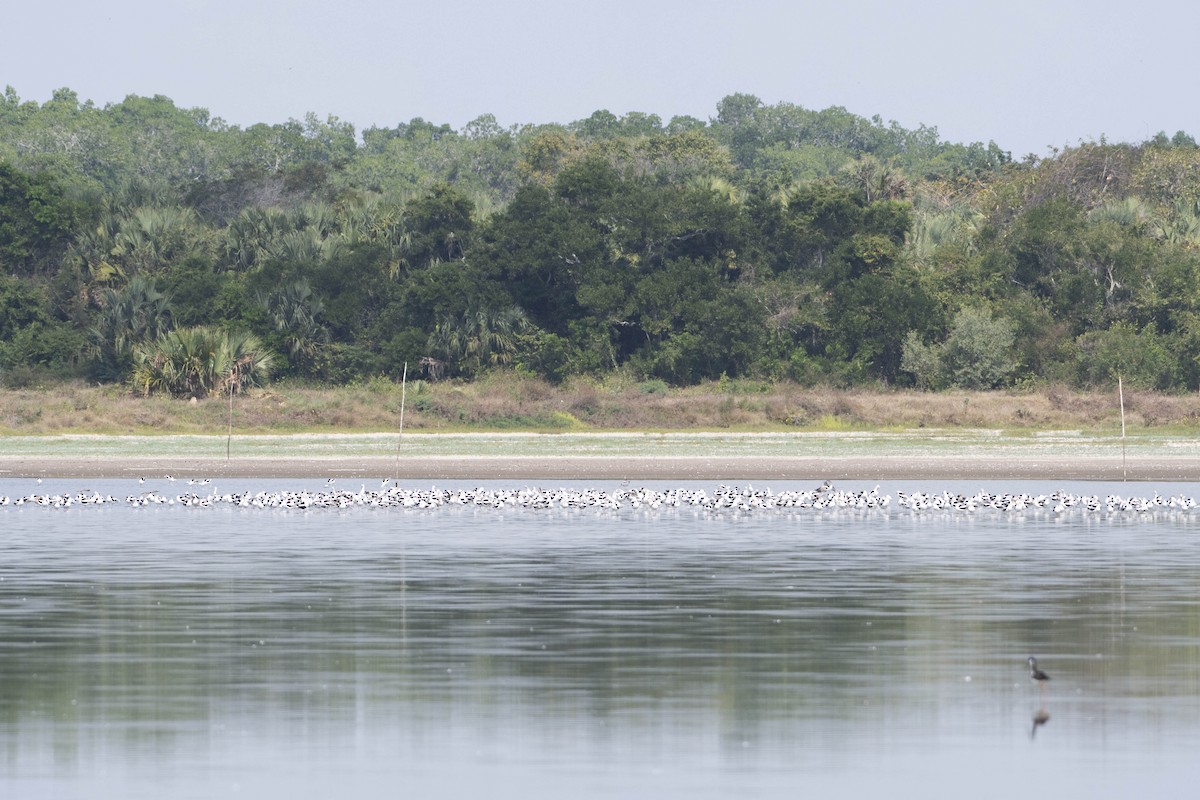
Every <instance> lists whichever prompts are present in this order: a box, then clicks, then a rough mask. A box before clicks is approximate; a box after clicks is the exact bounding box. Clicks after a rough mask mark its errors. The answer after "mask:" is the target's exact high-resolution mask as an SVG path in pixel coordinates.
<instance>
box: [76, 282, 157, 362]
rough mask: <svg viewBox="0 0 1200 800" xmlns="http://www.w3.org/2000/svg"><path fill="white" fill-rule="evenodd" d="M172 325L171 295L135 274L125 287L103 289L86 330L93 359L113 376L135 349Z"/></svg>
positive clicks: (128, 360)
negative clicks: (94, 313) (94, 316)
mask: <svg viewBox="0 0 1200 800" xmlns="http://www.w3.org/2000/svg"><path fill="white" fill-rule="evenodd" d="M170 328H171V298H170V297H169V296H168V295H165V294H163V293H162V292H160V291H158V290H157V289H155V288H154V282H153V281H151V280H150V279H148V278H146V277H144V276H141V275H137V276H134V278H133V279H132V280H130V281H129V283H127V284H126V285H125V286H124V288H122V289H120V290H117V289H105V290H104V291H103V292H102V293H101V295H100V313H99V314H98V315H97V317H96V323H95V324H94V325H92V327H90V328H89V329H88V331H87V337H88V341H89V345H90V349H91V353H92V356H93V358H95V359H96V361H97V363H98V366H99V368H100V372H101V373H102V374H103V376H104V377H109V378H114V377H117V375H119V374H121V373H122V372H124V371H125V370H126V369H127V368H128V367H129V365H130V363H131V362H132V358H133V350H134V348H135V347H136V346H137V345H139V344H141V343H142V342H144V341H146V340H151V339H157V338H158V337H160V336H162V335H163V334H165V333H166V332H167V331H168V330H170Z"/></svg>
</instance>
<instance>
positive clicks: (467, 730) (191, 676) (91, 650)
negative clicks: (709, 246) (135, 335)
mask: <svg viewBox="0 0 1200 800" xmlns="http://www.w3.org/2000/svg"><path fill="white" fill-rule="evenodd" d="M30 483H31V482H29V481H24V482H22V481H15V480H5V481H0V494H9V495H16V494H22V493H30V492H32V491H33V489H32V487H31V486H30V485H28V484H30ZM321 483H322V482H320V481H312V482H309V483H308V484H306V483H305V482H303V481H288V482H282V481H275V482H272V481H253V482H251V481H241V482H230V485H229V486H222V487H221V488H222V489H223V490H224V489H228V490H233V489H238V488H248V487H253V488H284V487H287V488H298V487H300V486H304V485H309V486H311V487H312V488H317V487H319V486H320V485H321ZM87 485H88V486H89V488H96V489H98V490H100V491H102V492H111V493H112V494H116V495H119V496H124V495H126V494H131V493H136V492H137V491H139V487H138V486H137V484H136V482H133V481H126V482H118V481H111V482H103V481H93V482H90V483H89V484H87ZM446 485H448V486H449V485H454V484H446ZM457 485H461V484H457ZM497 485H499V484H497ZM505 485H509V486H511V484H505ZM597 485H599V486H603V487H604V488H613V487H614V486H615V485H614V484H597ZM652 485H658V486H674V485H689V484H683V483H669V484H652ZM690 485H703V484H690ZM83 486H84V483H81V482H80V481H78V480H72V481H53V480H47V481H46V483H45V484H44V485H43V486H42V487H38V488H39V489H40V490H42V491H68V490H75V489H79V488H83ZM848 486H849V484H848ZM914 487H915V488H921V489H937V490H940V489H942V488H950V489H952V490H953V489H954V488H956V484H954V483H953V482H942V483H924V484H921V485H919V486H918V485H915V484H911V485H905V484H900V483H890V484H884V487H883V488H884V489H885V490H889V491H893V492H894V491H895V490H896V488H914ZM158 488H161V489H163V490H165V489H166V487H165V486H164V487H158ZM185 488H186V487H185ZM185 488H181V489H180V490H179V491H184V490H185ZM772 488H775V489H786V488H810V487H809V484H808V483H804V484H784V483H776V484H772ZM958 488H962V489H967V490H970V491H974V490H976V489H978V488H980V487H979V486H978V485H975V484H971V485H969V486H968V485H965V484H964V485H961V486H958ZM989 488H993V489H1006V490H1007V489H1014V488H1017V489H1022V490H1028V489H1039V490H1043V491H1044V490H1047V489H1051V488H1066V489H1068V490H1071V491H1076V492H1087V493H1089V494H1091V493H1100V494H1103V493H1105V492H1108V491H1118V492H1120V493H1122V494H1125V495H1128V494H1134V493H1137V494H1152V493H1153V491H1154V490H1155V489H1157V490H1160V491H1162V492H1163V493H1164V494H1167V493H1172V494H1174V493H1184V494H1188V495H1191V496H1200V485H1182V486H1181V485H1165V486H1164V485H1155V486H1138V485H1134V484H1124V485H1122V484H1079V483H1076V484H1055V485H1053V486H1051V485H1049V484H1045V485H1040V486H1039V485H1037V484H1028V483H1025V484H1009V485H1005V486H990V487H989ZM1031 654H1033V655H1036V656H1037V657H1038V659H1039V662H1040V666H1041V667H1042V668H1043V669H1045V670H1046V671H1047V672H1048V673H1050V675H1051V677H1052V680H1051V681H1050V683H1049V685H1048V686H1047V687H1046V688H1045V691H1044V692H1043V691H1042V690H1041V689H1040V688H1039V686H1038V685H1036V684H1034V683H1033V682H1032V681H1031V680H1030V679H1029V674H1028V669H1027V667H1026V665H1025V659H1026V657H1027V656H1029V655H1031ZM1039 712H1041V713H1042V714H1043V715H1048V716H1049V718H1048V720H1047V721H1045V722H1044V724H1041V725H1038V726H1036V729H1035V726H1034V722H1033V721H1034V718H1035V716H1036V715H1038V714H1039ZM1197 752H1200V512H1197V511H1193V512H1190V513H1188V514H1160V515H1158V516H1153V517H1152V516H1149V515H1143V516H1141V517H1137V516H1131V517H1127V518H1123V519H1118V520H1106V519H1099V518H1088V517H1085V516H1082V515H1074V516H1071V517H1069V518H1067V519H1054V518H1053V516H1052V515H1049V514H1041V515H1035V514H1028V515H1026V516H1021V517H1005V516H1001V515H985V516H977V517H973V518H967V517H964V516H958V515H938V514H930V515H926V516H913V515H910V514H908V513H900V512H897V511H892V512H891V513H826V514H818V513H814V512H800V513H795V514H792V515H787V514H784V513H779V512H776V513H762V514H756V515H742V516H732V515H729V516H705V515H703V514H700V513H693V512H691V511H679V512H657V513H652V512H645V513H643V512H634V511H624V512H605V513H599V512H596V513H593V512H586V511H579V512H566V511H521V510H505V511H494V510H473V509H441V510H437V511H399V510H396V511H379V510H376V511H372V510H366V509H358V510H349V511H344V512H334V511H319V512H309V513H304V512H275V511H263V510H253V509H232V508H217V509H184V508H178V507H175V508H151V509H136V510H135V509H127V508H123V507H121V508H99V507H92V508H73V509H69V510H58V511H55V510H50V509H43V508H32V507H28V506H26V507H22V508H12V507H9V508H0V797H5V798H8V797H13V798H85V797H86V798H164V797H171V798H186V797H236V796H245V797H255V798H298V797H299V798H307V797H331V796H339V797H371V796H379V797H383V796H386V797H400V796H403V797H414V798H415V797H469V796H483V797H523V798H529V797H573V798H575V797H654V798H697V797H729V796H734V795H736V796H739V797H783V796H787V797H802V796H814V795H813V793H815V792H825V793H830V794H831V795H833V796H868V795H876V796H887V797H922V798H927V797H961V796H970V797H1018V796H1027V795H1028V793H1029V792H1030V791H1033V792H1035V793H1036V794H1037V795H1038V796H1042V797H1047V798H1055V800H1057V799H1058V798H1064V797H1066V798H1072V797H1128V796H1130V795H1132V794H1134V793H1135V792H1136V793H1139V794H1142V795H1143V796H1146V797H1167V796H1183V795H1188V794H1189V793H1190V792H1191V791H1193V790H1194V784H1195V782H1196V780H1197V779H1200V758H1197V756H1196V753H1197Z"/></svg>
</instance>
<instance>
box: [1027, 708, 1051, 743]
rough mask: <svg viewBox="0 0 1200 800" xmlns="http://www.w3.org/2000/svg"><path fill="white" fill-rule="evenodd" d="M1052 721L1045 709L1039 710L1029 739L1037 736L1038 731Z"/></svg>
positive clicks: (1030, 730) (1034, 717) (1034, 716)
mask: <svg viewBox="0 0 1200 800" xmlns="http://www.w3.org/2000/svg"><path fill="white" fill-rule="evenodd" d="M1049 721H1050V712H1049V711H1047V710H1046V709H1044V708H1039V709H1038V710H1037V713H1036V714H1034V715H1033V727H1032V728H1030V729H1029V738H1030V739H1032V738H1033V737H1034V736H1037V729H1038V728H1040V727H1041V726H1043V725H1045V724H1046V723H1047V722H1049Z"/></svg>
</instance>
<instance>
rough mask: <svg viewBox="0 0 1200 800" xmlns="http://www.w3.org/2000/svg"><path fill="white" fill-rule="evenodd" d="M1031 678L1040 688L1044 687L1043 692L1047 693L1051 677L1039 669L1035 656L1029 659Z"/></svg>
mask: <svg viewBox="0 0 1200 800" xmlns="http://www.w3.org/2000/svg"><path fill="white" fill-rule="evenodd" d="M1028 663H1029V677H1030V678H1032V679H1033V680H1035V681H1037V684H1038V686H1041V687H1042V691H1043V692H1044V691H1046V681H1048V680H1050V676H1049V675H1047V674H1046V673H1044V672H1042V671H1041V670H1040V669H1038V665H1037V659H1036V658H1034V657H1033V656H1030V657H1029V662H1028Z"/></svg>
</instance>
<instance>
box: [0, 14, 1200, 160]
mask: <svg viewBox="0 0 1200 800" xmlns="http://www.w3.org/2000/svg"><path fill="white" fill-rule="evenodd" d="M10 5H11V6H13V7H10V8H8V9H6V10H5V12H4V14H3V15H2V17H0V19H2V20H3V27H4V36H3V44H2V45H0V84H7V85H11V86H12V87H13V88H14V89H16V91H17V93H18V94H19V95H20V96H21V98H22V99H24V100H34V101H37V102H39V103H41V102H45V101H46V100H47V99H49V97H50V95H51V92H53V90H54V89H56V88H60V87H64V86H65V87H69V88H71V89H74V90H75V91H76V92H77V93H78V94H79V96H80V98H81V99H83V100H92V101H94V102H95V103H96V104H97V105H101V106H103V105H105V104H107V103H114V102H119V101H121V100H122V99H123V98H124V97H125V96H126V95H129V94H139V95H155V94H162V95H166V96H168V97H170V98H171V99H172V100H174V101H175V103H176V104H177V105H179V106H184V107H193V106H202V107H204V108H207V109H208V110H209V111H210V112H211V113H212V114H213V115H214V116H219V117H222V118H224V119H225V120H227V121H228V122H230V123H233V124H237V125H241V126H247V125H251V124H253V123H256V122H267V123H277V122H283V121H285V120H287V119H288V118H297V119H300V118H303V116H304V115H305V113H307V112H309V111H313V112H316V113H317V114H318V115H319V116H321V117H322V118H323V117H325V116H326V115H327V114H333V115H336V116H338V117H340V118H341V119H342V120H345V121H348V122H351V123H353V124H354V126H355V127H356V129H358V130H360V131H361V130H362V129H364V128H367V127H370V126H372V125H379V126H385V127H391V126H394V125H396V124H397V123H398V122H406V121H408V120H409V119H411V118H413V117H418V116H420V117H424V118H425V119H427V120H430V121H433V122H436V123H439V124H440V123H443V122H448V123H450V125H451V126H453V127H455V128H460V127H461V126H462V125H463V124H464V123H466V122H468V121H470V120H471V119H474V118H475V117H478V116H479V115H481V114H485V113H491V114H495V115H496V118H497V120H498V121H499V122H500V124H501V125H504V126H508V125H512V124H517V123H526V122H533V123H544V122H570V121H572V120H576V119H582V118H584V117H587V116H589V115H591V113H592V112H593V111H596V110H597V109H601V108H604V109H608V110H609V111H612V112H613V113H615V114H618V115H621V114H624V113H626V112H628V111H643V112H647V113H654V114H658V115H659V116H661V117H662V118H663V121H664V122H665V121H667V120H669V119H670V118H671V117H672V116H674V115H677V114H688V115H691V116H695V117H699V118H701V119H708V118H710V117H712V116H714V115H715V113H716V104H717V101H719V100H720V99H721V98H722V97H724V96H726V95H728V94H732V93H734V92H747V93H750V94H755V95H757V96H758V97H760V98H762V99H763V100H764V101H765V102H767V103H777V102H790V103H796V104H799V105H802V106H805V107H806V108H811V109H822V108H826V107H828V106H831V105H838V106H844V107H845V108H847V109H848V110H850V111H852V112H854V113H855V114H860V115H863V116H866V117H870V116H873V115H875V114H878V115H880V116H882V117H883V118H884V119H885V120H893V119H894V120H896V121H897V122H899V123H900V124H902V125H904V126H905V127H909V128H912V127H916V126H917V125H918V124H922V123H924V124H926V125H932V126H936V127H937V128H938V130H939V131H940V133H941V134H942V136H943V137H944V138H946V139H949V140H951V141H961V142H970V141H977V140H978V141H987V140H989V139H994V140H995V141H996V143H997V144H999V145H1000V146H1001V147H1003V148H1004V149H1006V150H1010V151H1012V153H1013V155H1014V157H1017V158H1019V157H1020V156H1022V155H1024V154H1026V153H1030V152H1032V153H1036V154H1038V155H1045V154H1046V149H1047V148H1048V147H1050V146H1059V147H1061V146H1063V145H1073V144H1076V143H1078V142H1079V141H1080V140H1081V139H1082V140H1090V139H1096V138H1099V137H1100V136H1102V135H1104V136H1107V137H1108V139H1109V140H1110V141H1132V142H1140V141H1143V140H1145V139H1147V138H1149V137H1150V136H1153V135H1154V134H1155V133H1156V132H1158V131H1160V130H1164V131H1166V132H1167V133H1168V134H1173V133H1174V132H1175V131H1177V130H1181V129H1182V130H1185V131H1187V132H1189V133H1191V134H1192V135H1193V136H1196V137H1197V138H1200V103H1198V102H1197V100H1196V93H1195V91H1194V89H1193V87H1194V86H1195V76H1196V71H1197V58H1196V52H1197V44H1196V38H1197V32H1198V31H1200V4H1198V3H1196V2H1195V0H1138V1H1137V2H1113V0H1000V1H997V2H988V3H982V2H972V0H926V1H925V2H909V1H906V0H809V1H808V2H805V0H793V1H792V2H785V1H784V0H721V1H720V2H718V1H717V0H611V1H610V2H604V1H603V0H592V2H586V3H572V2H569V0H555V1H554V2H551V1H550V0H436V1H433V0H431V1H430V2H422V3H415V2H405V1H404V0H396V1H395V2H374V1H368V0H326V1H325V2H316V1H315V0H178V1H176V0H157V1H156V2H145V1H144V0H105V1H104V2H95V0H87V2H54V0H42V1H41V2H38V3H35V2H32V1H28V2H15V3H12V4H10Z"/></svg>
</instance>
